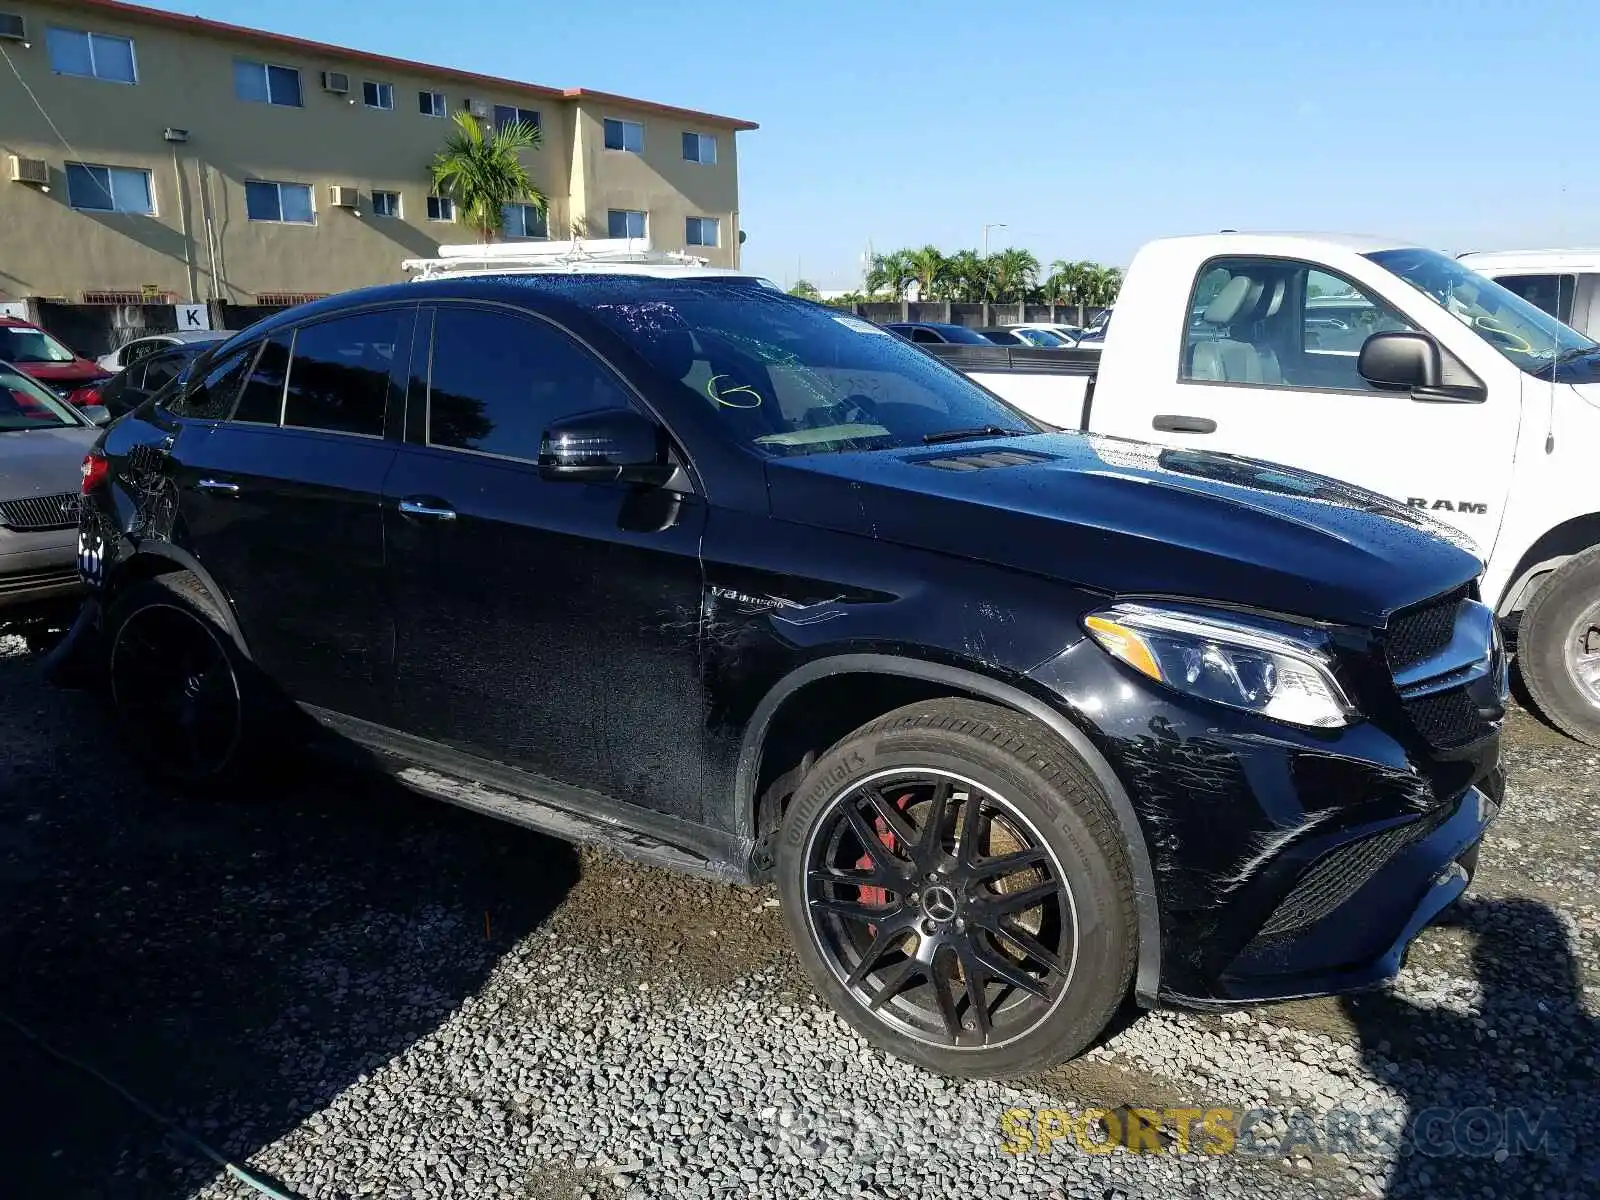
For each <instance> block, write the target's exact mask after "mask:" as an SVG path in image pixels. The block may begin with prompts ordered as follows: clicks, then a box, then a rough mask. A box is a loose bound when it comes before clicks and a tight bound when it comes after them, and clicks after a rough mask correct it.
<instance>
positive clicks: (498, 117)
mask: <svg viewBox="0 0 1600 1200" xmlns="http://www.w3.org/2000/svg"><path fill="white" fill-rule="evenodd" d="M519 121H520V122H521V123H522V124H524V125H531V126H532V127H533V128H534V129H537V128H539V114H538V112H537V111H535V110H534V109H531V108H517V107H516V106H515V105H512V104H496V105H495V106H494V127H495V128H496V129H504V128H505V127H506V126H507V125H514V124H516V123H517V122H519Z"/></svg>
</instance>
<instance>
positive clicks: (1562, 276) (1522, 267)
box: [1458, 249, 1600, 338]
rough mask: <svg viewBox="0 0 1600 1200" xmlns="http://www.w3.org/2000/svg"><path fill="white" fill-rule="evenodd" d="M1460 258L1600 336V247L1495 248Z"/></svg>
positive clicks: (1560, 317)
mask: <svg viewBox="0 0 1600 1200" xmlns="http://www.w3.org/2000/svg"><path fill="white" fill-rule="evenodd" d="M1458 258H1459V260H1460V261H1461V262H1463V263H1465V264H1466V265H1467V266H1469V267H1471V268H1472V269H1473V270H1474V271H1477V272H1478V273H1479V274H1480V275H1486V276H1488V277H1489V278H1490V279H1492V280H1494V281H1495V282H1496V283H1498V284H1499V285H1500V286H1501V287H1503V288H1505V289H1506V290H1508V291H1512V292H1515V293H1516V294H1517V295H1519V296H1521V297H1522V298H1523V299H1524V300H1526V301H1528V303H1530V304H1532V305H1534V306H1536V307H1538V308H1542V309H1544V311H1545V312H1547V313H1549V314H1550V315H1551V316H1552V317H1554V318H1555V319H1556V320H1558V321H1560V322H1562V323H1563V324H1565V325H1571V326H1572V327H1573V328H1574V329H1576V330H1578V332H1580V333H1583V334H1586V335H1587V336H1589V337H1591V338H1600V250H1597V249H1571V250H1494V251H1481V252H1477V253H1472V254H1462V255H1459V256H1458Z"/></svg>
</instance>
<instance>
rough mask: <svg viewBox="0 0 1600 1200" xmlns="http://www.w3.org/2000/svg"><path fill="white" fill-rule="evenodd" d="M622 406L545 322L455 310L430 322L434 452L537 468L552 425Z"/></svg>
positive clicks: (615, 386)
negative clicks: (472, 454) (473, 454)
mask: <svg viewBox="0 0 1600 1200" xmlns="http://www.w3.org/2000/svg"><path fill="white" fill-rule="evenodd" d="M627 405H628V398H627V393H626V392H625V391H624V389H623V386H622V384H621V382H620V381H618V380H617V379H616V377H615V376H613V375H612V374H611V373H610V371H609V370H608V369H607V368H606V367H605V366H603V365H602V364H601V363H600V362H598V361H597V360H595V359H594V358H593V357H592V356H591V355H590V354H589V353H588V351H586V350H584V349H583V348H582V347H581V346H579V345H577V344H576V343H575V342H573V341H572V340H571V339H570V338H568V337H567V336H566V335H565V334H563V333H561V332H560V331H559V330H556V329H553V328H551V327H550V326H548V325H546V324H545V323H544V322H542V321H536V320H532V319H530V318H526V317H518V316H514V315H512V314H510V313H501V312H489V311H487V310H484V309H472V308H453V307H442V308H440V309H439V310H438V314H437V316H436V317H435V318H434V324H433V366H432V370H431V372H430V377H429V381H428V441H429V443H430V444H432V445H435V446H449V447H451V448H453V449H457V450H476V451H479V452H480V453H483V454H498V455H502V456H504V457H507V458H522V459H527V460H529V461H534V460H537V459H538V457H539V443H540V441H541V440H542V438H543V437H544V431H545V428H546V427H547V426H548V425H549V424H550V422H551V421H553V420H555V419H556V418H557V417H564V416H568V415H570V414H572V413H580V412H592V411H594V410H596V409H605V408H626V407H627Z"/></svg>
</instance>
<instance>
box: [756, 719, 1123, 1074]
mask: <svg viewBox="0 0 1600 1200" xmlns="http://www.w3.org/2000/svg"><path fill="white" fill-rule="evenodd" d="M777 880H778V886H779V890H780V894H781V896H782V902H783V912H784V918H785V920H786V922H787V924H788V929H789V934H790V936H791V937H792V939H793V940H794V944H795V947H796V949H797V951H798V953H799V955H800V958H801V961H802V962H803V963H804V964H805V968H806V970H807V972H808V973H809V975H810V977H811V979H812V981H813V983H814V984H815V985H816V987H817V989H818V990H819V991H820V992H821V993H822V995H823V996H824V997H825V998H826V999H827V1000H828V1001H829V1003H831V1004H832V1005H833V1006H834V1007H835V1008H836V1009H838V1011H839V1012H840V1014H841V1015H843V1017H844V1018H845V1019H846V1020H847V1021H849V1022H850V1024H851V1025H853V1026H854V1027H855V1028H856V1029H858V1030H859V1031H860V1032H861V1033H862V1035H863V1036H865V1037H866V1038H867V1039H868V1040H869V1041H871V1042H872V1043H873V1044H874V1045H877V1046H879V1047H881V1048H882V1049H884V1050H887V1051H888V1052H889V1053H891V1054H895V1055H898V1056H899V1057H901V1058H905V1059H909V1060H911V1061H912V1062H916V1063H919V1064H921V1065H922V1066H924V1067H927V1068H929V1069H931V1070H934V1071H938V1072H941V1073H943V1074H946V1075H955V1076H969V1077H989V1078H1007V1077H1015V1076H1019V1075H1024V1074H1027V1073H1029V1072H1032V1071H1036V1070H1039V1069H1041V1068H1044V1067H1047V1066H1050V1065H1052V1064H1054V1063H1058V1062H1061V1061H1064V1060H1066V1059H1069V1058H1072V1057H1073V1056H1075V1055H1077V1054H1078V1053H1080V1052H1081V1051H1082V1050H1083V1049H1084V1048H1085V1047H1087V1046H1088V1045H1089V1044H1090V1043H1091V1042H1092V1041H1093V1040H1094V1039H1095V1038H1096V1037H1097V1036H1098V1035H1099V1034H1100V1033H1101V1032H1102V1031H1103V1030H1104V1028H1105V1027H1106V1025H1107V1023H1108V1022H1109V1021H1110V1019H1111V1017H1112V1015H1113V1014H1114V1013H1115V1011H1116V1009H1117V1007H1118V1006H1119V1004H1120V1003H1121V1002H1122V1000H1123V999H1124V997H1125V996H1126V995H1127V992H1128V986H1129V981H1130V979H1131V978H1132V975H1133V969H1134V960H1135V955H1136V951H1137V927H1136V923H1135V921H1136V919H1135V910H1134V898H1133V877H1132V872H1131V870H1130V868H1129V864H1128V859H1127V855H1126V852H1125V851H1124V849H1123V846H1122V843H1121V841H1120V838H1119V833H1118V827H1117V824H1116V820H1115V818H1114V816H1113V815H1112V812H1111V810H1110V807H1109V805H1108V804H1107V802H1106V799H1105V797H1104V795H1103V794H1102V793H1101V791H1100V789H1099V787H1098V786H1097V784H1096V783H1095V782H1094V777H1093V774H1092V773H1091V772H1090V770H1089V769H1088V767H1087V766H1086V765H1085V764H1084V763H1083V762H1082V761H1081V760H1080V759H1079V758H1078V757H1077V755H1076V754H1075V753H1074V752H1073V751H1072V749H1071V748H1070V747H1069V746H1067V745H1066V744H1064V743H1063V742H1062V741H1061V740H1060V739H1059V738H1058V737H1056V736H1055V735H1054V734H1053V733H1051V732H1050V731H1049V730H1048V729H1045V728H1044V727H1042V726H1040V725H1039V724H1038V723H1036V722H1035V721H1033V720H1031V719H1029V718H1027V717H1023V716H1020V715H1018V714H1016V713H1014V712H1011V711H1010V710H1007V709H1003V708H997V707H994V706H991V705H986V704H980V703H976V702H973V701H968V700H960V699H950V700H941V701H932V702H926V703H920V704H914V705H911V706H909V707H906V708H902V709H899V710H897V711H895V712H892V713H889V714H888V715H887V716H884V717H882V718H880V719H879V720H876V721H873V722H872V723H871V724H868V725H866V726H863V727H862V728H860V729H858V730H856V731H855V732H854V733H852V734H850V735H849V736H848V737H846V738H845V739H844V740H842V741H841V742H839V743H838V744H837V745H836V746H834V747H833V748H832V749H830V750H829V751H828V752H827V753H826V754H825V755H823V756H822V757H821V758H820V759H818V760H817V762H816V763H815V764H814V765H813V767H812V769H811V771H810V772H809V773H808V774H807V776H806V778H805V779H804V780H803V781H802V782H801V785H800V788H799V790H798V791H797V792H796V794H795V798H794V800H793V801H792V803H791V804H790V806H789V809H788V811H787V813H786V814H785V816H784V822H783V827H782V830H781V833H780V837H779V845H778V857H777Z"/></svg>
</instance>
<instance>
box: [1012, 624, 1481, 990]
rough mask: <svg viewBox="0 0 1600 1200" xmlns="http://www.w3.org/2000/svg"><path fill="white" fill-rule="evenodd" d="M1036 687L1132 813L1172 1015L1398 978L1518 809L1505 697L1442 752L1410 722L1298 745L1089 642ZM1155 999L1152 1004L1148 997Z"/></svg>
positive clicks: (1295, 733)
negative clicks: (1053, 700) (1503, 821)
mask: <svg viewBox="0 0 1600 1200" xmlns="http://www.w3.org/2000/svg"><path fill="white" fill-rule="evenodd" d="M1033 676H1034V678H1035V679H1036V680H1037V681H1038V682H1040V683H1042V684H1044V685H1046V686H1047V687H1049V688H1050V689H1051V690H1052V691H1054V692H1055V693H1056V694H1057V695H1058V696H1059V697H1060V698H1061V699H1062V700H1063V701H1064V703H1065V706H1066V708H1067V711H1068V712H1070V713H1071V714H1073V715H1074V716H1075V717H1076V718H1077V720H1078V723H1079V724H1080V727H1082V728H1083V729H1084V730H1085V732H1086V733H1088V734H1089V736H1090V737H1091V739H1092V740H1094V741H1095V743H1096V745H1097V747H1098V748H1099V749H1100V751H1101V752H1102V753H1103V754H1104V755H1105V757H1106V759H1107V760H1108V761H1109V763H1110V764H1111V766H1112V769H1113V770H1114V771H1115V772H1116V773H1117V775H1118V776H1119V778H1120V779H1121V781H1122V783H1123V785H1124V787H1125V789H1126V791H1127V793H1128V795H1129V797H1130V799H1131V801H1132V804H1133V807H1134V810H1135V813H1136V815H1137V816H1138V820H1139V825H1140V827H1141V829H1142V831H1143V834H1144V837H1145V841H1146V845H1147V848H1148V850H1149V853H1150V859H1151V866H1152V872H1153V877H1154V879H1153V883H1154V892H1155V902H1156V907H1157V910H1158V913H1159V924H1160V931H1161V932H1160V943H1161V945H1160V954H1159V984H1158V985H1157V986H1156V988H1155V989H1154V993H1155V996H1156V997H1158V998H1159V999H1161V1000H1163V1001H1167V1002H1171V1003H1175V1004H1184V1005H1191V1006H1202V1007H1216V1006H1225V1005H1231V1004H1248V1003H1255V1002H1260V1001H1268V1000H1284V999H1292V998H1297V997H1304V996H1313V995H1327V994H1330V993H1335V992H1345V991H1354V990H1361V989H1365V988H1370V987H1374V986H1377V985H1380V984H1382V983H1384V982H1385V981H1387V980H1389V979H1391V978H1393V977H1394V976H1395V975H1396V974H1397V973H1398V972H1399V970H1400V967H1401V965H1402V963H1403V961H1404V958H1405V953H1406V950H1407V948H1408V947H1409V945H1410V944H1411V942H1412V941H1413V939H1415V937H1416V936H1417V934H1418V933H1419V932H1421V930H1422V929H1423V928H1425V927H1426V926H1427V925H1428V924H1429V923H1430V922H1431V921H1433V920H1434V919H1435V918H1436V917H1437V916H1438V914H1439V913H1440V912H1441V911H1442V910H1443V909H1444V908H1446V907H1447V906H1448V905H1449V904H1451V903H1452V902H1453V901H1454V900H1455V899H1456V898H1458V897H1459V896H1460V895H1461V894H1462V892H1463V891H1465V889H1466V887H1467V884H1468V882H1469V878H1470V871H1471V866H1472V864H1473V863H1474V862H1475V859H1476V855H1475V854H1474V853H1473V850H1474V848H1475V847H1476V846H1477V844H1478V842H1479V840H1480V839H1481V838H1482V836H1483V834H1484V831H1485V830H1486V829H1487V827H1488V825H1489V823H1490V821H1492V820H1493V818H1494V816H1495V813H1496V812H1497V811H1498V808H1499V805H1500V802H1501V799H1502V796H1503V789H1504V784H1503V775H1502V772H1501V769H1500V737H1499V709H1498V707H1497V705H1498V701H1497V700H1495V699H1492V698H1489V697H1488V693H1490V692H1492V691H1493V683H1492V682H1490V681H1486V682H1485V684H1484V685H1483V686H1484V688H1485V689H1486V690H1485V693H1484V695H1483V696H1482V697H1480V698H1481V699H1483V702H1484V704H1485V709H1484V711H1485V713H1486V714H1487V719H1486V723H1485V725H1484V732H1483V734H1482V735H1481V736H1477V737H1475V738H1474V740H1472V741H1471V743H1470V744H1467V745H1464V746H1460V747H1456V748H1454V749H1451V750H1449V751H1440V750H1436V749H1434V748H1433V747H1431V746H1430V745H1429V744H1428V743H1427V742H1426V741H1425V739H1424V738H1423V737H1422V736H1421V735H1420V733H1419V732H1418V731H1417V730H1416V729H1413V728H1411V727H1410V726H1408V725H1406V724H1405V723H1404V721H1398V722H1397V721H1392V720H1389V719H1387V718H1384V719H1383V724H1382V726H1381V727H1380V725H1379V724H1377V723H1375V722H1374V721H1365V722H1362V723H1360V724H1357V725H1354V726H1351V727H1350V728H1348V729H1342V730H1333V731H1317V730H1300V729H1294V728H1291V727H1289V726H1285V725H1281V724H1278V723H1275V722H1270V721H1266V720H1264V719H1262V718H1258V717H1254V716H1251V715H1250V714H1247V713H1240V712H1234V711H1232V710H1228V709H1224V708H1221V707H1219V706H1216V705H1211V704H1205V703H1203V702H1200V701H1192V700H1189V699H1187V698H1186V697H1183V696H1180V695H1178V694H1176V693H1174V692H1172V691H1170V690H1169V689H1167V688H1164V687H1161V686H1160V685H1158V684H1155V683H1152V682H1151V681H1149V680H1146V679H1144V678H1143V677H1142V676H1139V675H1138V674H1137V673H1135V672H1133V671H1131V670H1128V669H1126V668H1124V667H1123V666H1121V665H1120V664H1118V663H1115V662H1113V661H1112V660H1111V659H1110V658H1109V657H1108V656H1106V655H1105V654H1104V653H1102V652H1101V651H1100V650H1099V648H1098V647H1096V646H1094V645H1093V644H1092V643H1088V642H1083V643H1079V644H1078V645H1076V646H1074V647H1073V648H1072V649H1071V650H1069V651H1067V652H1066V653H1065V654H1063V655H1061V656H1060V657H1059V658H1057V659H1054V660H1052V661H1051V662H1049V663H1046V664H1045V665H1044V666H1043V667H1041V668H1039V669H1038V670H1036V671H1035V672H1033ZM1141 982H1142V983H1144V982H1145V981H1143V980H1141ZM1141 998H1142V999H1145V1000H1147V1001H1148V1000H1149V999H1151V998H1152V997H1151V995H1150V994H1149V992H1148V991H1147V990H1145V989H1144V988H1142V989H1141Z"/></svg>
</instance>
